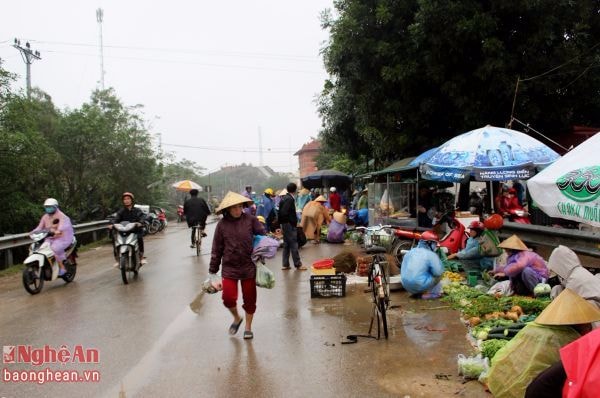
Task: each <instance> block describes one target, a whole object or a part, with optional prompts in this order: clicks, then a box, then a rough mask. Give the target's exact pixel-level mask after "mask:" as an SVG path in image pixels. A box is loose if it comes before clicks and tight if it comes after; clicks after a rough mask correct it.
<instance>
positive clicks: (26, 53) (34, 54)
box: [13, 39, 42, 98]
mask: <svg viewBox="0 0 600 398" xmlns="http://www.w3.org/2000/svg"><path fill="white" fill-rule="evenodd" d="M13 47H14V48H16V49H17V50H19V51H20V52H21V56H22V57H23V62H25V65H26V66H27V98H29V97H30V96H31V63H32V62H33V60H34V59H42V57H40V52H39V51H31V45H30V44H29V42H27V43H25V47H21V40H19V39H15V44H13Z"/></svg>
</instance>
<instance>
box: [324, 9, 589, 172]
mask: <svg viewBox="0 0 600 398" xmlns="http://www.w3.org/2000/svg"><path fill="white" fill-rule="evenodd" d="M334 7H335V13H334V12H332V11H331V10H326V11H325V12H324V13H323V14H322V26H323V28H325V29H328V30H329V32H330V38H329V41H328V43H327V44H326V46H325V47H324V48H323V50H322V54H323V58H324V61H325V66H326V68H327V71H328V72H329V74H330V79H329V80H327V81H326V82H325V84H324V88H323V91H322V93H321V96H320V98H319V111H320V114H321V116H322V119H323V129H322V132H321V139H322V141H323V144H324V147H325V149H326V151H329V152H335V153H344V154H346V155H347V156H349V157H350V158H352V159H359V158H360V157H361V156H365V155H366V156H369V157H372V158H375V159H376V160H377V162H379V163H381V162H390V161H392V160H394V159H399V158H402V157H405V156H414V155H417V154H418V153H419V152H421V151H422V150H424V149H428V148H431V147H433V146H435V145H437V144H439V143H441V142H443V141H445V140H447V139H448V138H450V137H453V136H455V135H457V134H460V133H462V132H466V131H469V130H472V129H475V128H479V127H482V126H485V125H487V124H492V125H496V126H505V125H507V124H508V123H509V122H510V120H511V114H512V108H513V99H514V98H516V101H515V104H514V117H516V118H518V119H520V120H523V121H526V122H528V123H530V124H531V125H532V126H534V127H535V128H536V129H537V130H539V131H542V132H543V133H544V134H546V135H548V136H551V137H554V138H556V137H557V136H559V135H561V134H564V133H565V132H567V131H569V130H570V128H571V126H572V125H590V126H598V125H600V95H599V94H600V74H599V73H597V71H598V64H599V62H600V43H599V42H598V37H600V3H598V1H593V0H582V1H576V2H573V1H570V0H555V1H538V0H516V1H476V0H459V1H439V0H337V1H335V2H334ZM517 81H519V86H518V92H517V95H516V97H515V87H516V83H517ZM515 127H516V125H515V126H513V128H515Z"/></svg>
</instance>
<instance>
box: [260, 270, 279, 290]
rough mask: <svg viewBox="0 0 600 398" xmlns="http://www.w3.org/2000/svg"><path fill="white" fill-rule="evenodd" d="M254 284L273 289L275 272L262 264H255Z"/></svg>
mask: <svg viewBox="0 0 600 398" xmlns="http://www.w3.org/2000/svg"><path fill="white" fill-rule="evenodd" d="M256 286H258V287H264V288H265V289H273V287H274V286H275V274H274V273H273V271H271V270H270V269H269V268H267V266H266V265H264V264H258V265H257V266H256Z"/></svg>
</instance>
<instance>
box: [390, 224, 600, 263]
mask: <svg viewBox="0 0 600 398" xmlns="http://www.w3.org/2000/svg"><path fill="white" fill-rule="evenodd" d="M384 223H386V224H392V225H398V226H401V227H404V228H406V229H410V230H413V229H414V230H416V231H421V232H423V231H427V230H428V229H431V228H423V227H414V226H411V225H402V224H400V223H398V222H397V221H396V220H395V219H392V218H389V219H385V220H384ZM513 234H517V235H518V236H519V238H520V239H521V240H522V241H523V242H525V243H526V244H530V245H535V246H545V247H556V246H558V245H563V246H567V247H569V248H570V249H571V250H573V251H574V252H575V253H577V254H581V255H584V256H590V257H596V258H600V234H599V233H597V232H596V233H595V232H591V231H580V230H578V229H567V228H554V227H546V226H543V225H533V224H521V223H516V222H510V221H506V220H505V221H504V225H503V226H502V229H501V230H500V234H499V235H500V238H502V239H505V238H508V237H509V236H511V235H513Z"/></svg>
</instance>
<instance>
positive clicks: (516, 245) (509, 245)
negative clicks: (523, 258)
mask: <svg viewBox="0 0 600 398" xmlns="http://www.w3.org/2000/svg"><path fill="white" fill-rule="evenodd" d="M498 247H501V248H503V249H513V250H529V249H528V248H527V246H525V243H523V241H522V240H521V239H519V237H518V236H517V235H513V236H511V237H510V238H507V239H505V240H503V241H502V242H501V243H500V244H499V245H498Z"/></svg>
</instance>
